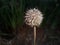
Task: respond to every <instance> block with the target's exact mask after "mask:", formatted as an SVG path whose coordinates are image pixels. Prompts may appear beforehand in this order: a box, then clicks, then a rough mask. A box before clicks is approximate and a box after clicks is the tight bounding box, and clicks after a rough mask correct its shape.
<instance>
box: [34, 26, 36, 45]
mask: <svg viewBox="0 0 60 45" xmlns="http://www.w3.org/2000/svg"><path fill="white" fill-rule="evenodd" d="M34 45H36V26H34Z"/></svg>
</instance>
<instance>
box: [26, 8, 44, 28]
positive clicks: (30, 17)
mask: <svg viewBox="0 0 60 45" xmlns="http://www.w3.org/2000/svg"><path fill="white" fill-rule="evenodd" d="M42 19H43V15H42V13H41V12H40V11H39V10H38V9H35V8H34V9H30V10H28V11H27V12H26V16H25V22H26V24H27V25H30V26H31V27H33V26H39V25H40V24H41V22H42Z"/></svg>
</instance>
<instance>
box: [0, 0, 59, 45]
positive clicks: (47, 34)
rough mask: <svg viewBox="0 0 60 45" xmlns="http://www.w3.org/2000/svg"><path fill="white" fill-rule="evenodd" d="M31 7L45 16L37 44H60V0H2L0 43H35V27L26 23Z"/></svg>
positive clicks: (38, 30) (20, 44)
mask: <svg viewBox="0 0 60 45" xmlns="http://www.w3.org/2000/svg"><path fill="white" fill-rule="evenodd" d="M30 8H38V9H39V10H40V11H41V12H42V13H43V17H44V19H43V22H42V24H41V25H40V27H38V28H37V45H60V0H0V45H33V28H31V27H29V26H28V25H26V24H25V23H24V15H25V12H26V11H27V10H28V9H30Z"/></svg>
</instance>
